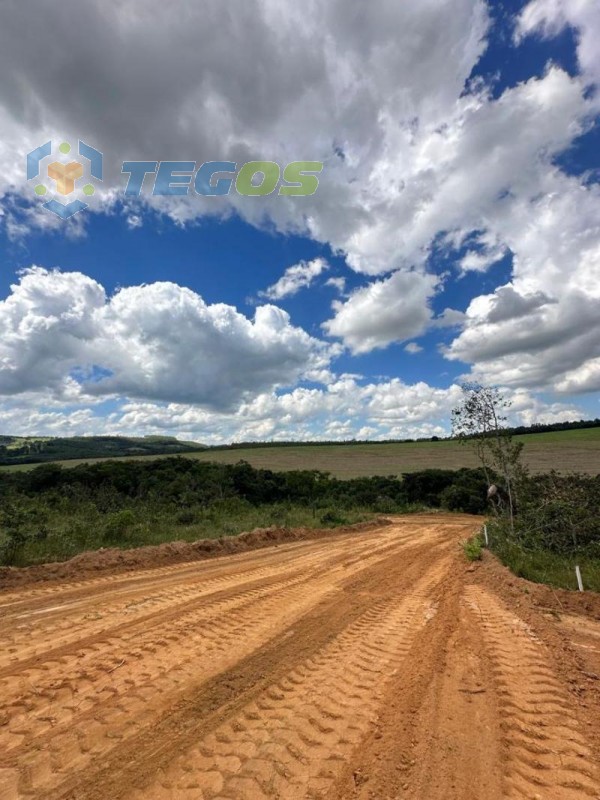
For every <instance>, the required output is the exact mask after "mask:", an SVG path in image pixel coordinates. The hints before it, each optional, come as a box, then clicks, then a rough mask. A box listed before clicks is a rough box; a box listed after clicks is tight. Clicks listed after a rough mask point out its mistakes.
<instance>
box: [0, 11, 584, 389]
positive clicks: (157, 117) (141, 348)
mask: <svg viewBox="0 0 600 800" xmlns="http://www.w3.org/2000/svg"><path fill="white" fill-rule="evenodd" d="M307 8H308V10H307ZM309 12H310V13H309ZM567 25H568V26H572V27H573V28H574V30H575V31H576V41H577V55H578V62H579V66H580V70H581V74H579V75H576V76H570V75H569V74H567V72H565V71H564V70H562V69H561V68H560V67H559V66H557V65H552V64H549V65H548V68H547V69H546V70H545V72H544V73H543V74H542V75H540V76H536V77H532V78H530V79H529V80H525V81H523V82H521V83H519V84H518V85H515V86H508V87H506V88H505V89H504V90H503V91H502V92H501V93H500V94H499V96H497V95H495V94H493V93H492V92H491V90H490V87H488V86H486V85H485V84H484V83H483V82H482V81H481V80H474V81H473V80H471V81H470V82H469V76H470V75H471V73H472V71H473V69H474V67H476V65H477V63H478V61H479V59H480V57H481V55H482V54H483V53H484V51H485V49H486V46H487V35H488V30H489V26H490V15H489V10H488V5H486V3H485V2H483V0H423V2H419V3H401V2H389V0H373V2H370V3H369V4H368V7H367V6H366V5H365V4H364V3H361V2H358V0H311V2H310V4H309V6H308V7H307V6H305V5H303V4H296V5H294V4H292V3H284V4H281V3H278V2H274V0H253V1H252V2H248V1H247V0H231V2H228V3H222V2H220V0H208V2H205V3H203V4H202V5H201V6H200V5H199V4H197V3H193V2H192V1H191V0H181V2H179V3H178V4H177V7H176V8H175V9H174V8H173V7H172V6H171V5H169V4H165V3H163V2H159V0H144V2H142V0H126V1H125V2H123V1H122V0H89V2H86V3H81V2H78V0H63V1H62V2H61V3H59V4H48V3H46V2H44V0H30V2H28V3H26V4H25V3H16V2H13V3H8V4H5V7H4V8H3V11H2V25H1V26H0V65H2V66H3V67H4V69H3V71H2V73H3V80H2V82H1V84H0V126H1V127H2V131H3V137H2V141H0V194H3V195H4V201H3V221H4V224H5V225H6V229H7V231H8V232H9V234H10V235H11V236H12V237H13V238H17V237H19V236H23V234H24V233H25V232H26V231H27V230H28V229H29V228H30V227H31V226H32V225H44V226H57V225H59V224H62V223H60V222H59V221H58V220H57V219H55V218H54V217H53V215H50V214H47V213H45V212H40V209H39V206H38V205H31V206H30V207H25V208H24V207H23V204H22V202H21V201H20V200H19V197H20V195H21V194H23V193H25V196H26V197H28V198H29V199H30V200H32V199H33V197H32V194H31V189H30V187H29V188H27V187H26V186H25V181H24V175H23V163H24V157H25V154H26V152H27V151H28V150H31V149H33V148H34V147H36V146H37V145H39V144H40V143H42V142H45V141H47V140H48V139H53V140H55V141H59V140H62V139H64V138H67V139H72V140H74V139H76V138H79V137H80V138H83V139H85V140H87V141H89V142H90V143H92V144H94V145H96V146H97V147H99V149H101V150H102V151H103V152H104V153H105V156H106V180H105V188H104V190H102V191H100V192H99V193H98V194H99V199H98V205H97V206H96V210H97V211H98V212H102V211H112V210H114V209H115V208H119V209H120V206H119V205H118V203H117V204H116V205H115V202H116V201H117V200H118V199H119V191H120V190H121V189H122V188H123V185H124V179H123V176H122V175H121V174H120V165H121V162H122V161H123V159H148V158H151V159H154V158H182V159H187V158H189V159H192V160H197V161H203V160H207V159H225V160H232V161H235V162H237V163H241V162H244V161H247V160H252V159H264V158H267V159H272V160H276V161H278V162H279V163H281V164H285V163H287V162H289V161H292V160H297V159H299V158H310V159H315V160H321V161H323V162H324V165H325V167H324V170H323V173H322V176H321V182H320V185H319V189H318V191H317V192H316V194H315V195H313V196H311V197H306V198H285V197H278V196H276V195H273V196H271V197H268V198H242V197H240V196H239V195H237V194H236V193H235V192H232V193H231V194H230V196H228V197H222V198H203V199H202V198H199V197H189V198H158V197H156V198H152V197H147V198H146V199H145V200H144V201H142V202H140V203H139V206H138V205H136V206H135V210H134V211H132V209H131V208H130V207H127V206H123V208H122V210H123V213H124V214H125V215H126V219H127V221H128V224H129V226H130V227H137V226H139V224H140V223H142V222H143V217H144V214H145V213H146V211H147V207H148V206H150V207H151V208H152V209H153V210H158V211H160V212H161V213H165V214H167V215H169V216H170V217H171V218H172V219H173V220H175V221H176V222H177V223H178V224H181V225H185V224H186V223H187V222H188V221H192V220H196V219H197V218H199V217H202V216H204V215H211V214H218V215H227V214H230V213H233V212H235V213H238V214H239V215H241V217H242V218H244V219H245V220H247V221H249V222H250V223H252V224H254V225H257V226H267V227H269V229H273V228H274V229H276V230H279V231H284V232H292V233H301V234H306V235H309V236H310V237H312V238H313V239H315V240H318V241H320V242H326V243H328V244H329V245H330V246H331V248H332V250H333V251H334V252H336V254H337V253H340V254H343V255H345V256H346V260H347V263H348V265H349V266H350V267H351V268H352V269H354V270H355V271H356V272H359V273H361V274H362V275H366V276H371V279H372V282H371V283H370V284H369V285H366V286H364V287H362V288H360V289H358V290H355V291H354V292H353V293H352V294H351V295H350V296H349V297H347V298H343V299H338V300H337V301H336V303H335V304H334V306H333V312H334V313H333V317H332V319H330V320H328V321H327V322H326V323H325V326H324V329H325V331H326V332H327V333H328V334H329V335H330V336H333V337H338V338H339V339H341V341H342V342H343V343H344V344H345V345H346V346H347V347H349V348H350V349H351V350H352V352H354V353H366V352H368V351H370V350H372V349H375V348H382V347H386V346H387V345H389V344H391V343H393V342H400V341H406V340H408V339H411V338H413V337H416V336H419V335H421V334H422V333H423V332H424V331H425V330H426V329H427V327H428V326H434V327H439V326H441V325H443V324H444V323H445V322H448V323H450V320H452V324H457V325H460V327H461V330H460V332H459V333H458V335H457V336H456V338H455V340H454V341H453V342H451V343H450V345H449V346H448V349H447V351H446V354H447V356H448V358H450V359H452V360H460V361H464V362H465V363H466V364H467V365H472V369H471V374H472V375H473V376H477V377H480V378H481V379H483V380H486V381H491V382H499V383H502V384H503V385H511V386H519V385H520V386H527V387H553V388H555V389H557V390H561V391H564V390H565V387H573V391H588V390H589V389H588V388H587V387H589V386H592V385H594V381H595V379H594V376H595V374H596V359H597V358H598V353H599V341H600V339H599V333H598V325H597V323H596V322H595V321H594V315H595V319H597V318H598V315H597V301H598V298H599V297H600V267H599V264H600V226H599V224H598V207H599V205H600V189H599V187H598V185H597V184H594V183H591V182H586V180H585V178H581V177H578V176H572V175H567V174H566V173H565V172H564V171H563V170H561V169H560V168H559V167H558V166H557V156H559V155H560V154H561V153H563V152H564V151H565V150H566V149H567V148H569V147H570V146H571V145H572V143H573V142H574V141H575V140H576V139H577V138H578V137H579V136H580V135H581V134H583V133H585V132H586V131H587V130H589V129H590V127H591V126H592V125H593V124H594V122H595V120H597V114H598V111H599V109H600V100H599V97H600V95H599V93H598V92H594V91H592V90H591V88H592V86H593V84H597V83H598V82H599V80H600V55H599V50H598V48H597V41H598V39H599V37H600V31H599V25H600V20H599V15H598V13H597V2H596V0H532V2H530V3H529V4H528V5H527V6H526V7H525V8H524V9H523V11H522V12H521V13H520V15H519V17H518V18H517V19H516V20H515V31H516V33H515V36H516V43H517V45H516V46H518V43H519V42H523V41H524V40H525V38H526V37H528V36H532V35H541V36H544V37H547V38H549V37H552V36H554V35H555V34H557V33H558V32H559V31H561V30H562V29H563V28H564V27H565V26H567ZM50 27H52V29H54V30H60V31H61V36H60V41H58V39H56V37H55V39H49V38H48V34H47V32H48V30H49V28H50ZM90 31H93V35H90V33H89V32H90ZM215 31H218V34H219V35H215ZM517 54H518V51H516V53H515V56H516V55H517ZM145 204H146V205H145ZM84 224H85V222H84V220H83V215H82V219H81V220H80V221H77V222H74V223H71V224H70V225H68V226H67V227H66V229H65V228H64V227H62V228H61V230H67V231H70V232H71V235H77V234H78V233H81V226H82V225H84ZM438 246H440V247H442V248H446V249H447V250H448V251H449V252H451V251H452V250H453V249H457V250H458V249H459V248H460V250H461V260H460V263H458V264H457V266H458V269H459V271H460V272H462V273H467V272H474V271H475V272H485V271H486V270H488V268H489V267H490V266H491V265H492V264H494V263H496V262H497V261H498V260H499V259H500V258H502V257H504V256H505V255H506V254H507V253H511V254H512V256H513V266H512V270H513V274H512V280H511V284H510V287H511V288H510V292H512V294H510V292H509V290H508V289H506V290H505V291H502V290H501V289H499V290H498V291H497V292H496V293H493V294H492V295H484V296H483V297H482V298H475V299H474V300H473V302H472V303H471V305H470V307H469V310H468V311H467V314H466V316H464V317H461V316H460V313H461V312H458V311H453V312H452V315H450V313H448V316H447V317H446V318H444V317H443V316H442V317H438V318H437V319H433V318H432V313H431V310H430V304H431V300H432V298H433V296H434V294H435V293H436V292H440V291H441V290H442V288H443V283H442V282H441V281H439V280H437V279H436V278H434V277H432V276H431V275H430V274H428V273H429V272H431V271H432V263H431V261H432V254H434V252H435V249H436V248H437V247H438ZM465 250H466V252H465ZM296 268H298V271H297V272H296V273H294V274H290V275H287V274H286V275H284V276H283V277H282V279H281V280H280V281H278V282H277V283H276V284H274V285H273V286H272V287H270V288H269V289H268V290H267V292H271V293H272V295H269V297H272V298H273V299H279V298H283V297H285V296H289V295H290V294H291V293H293V292H295V291H298V290H299V289H300V288H302V287H303V286H308V285H310V283H311V281H312V279H313V278H314V277H315V276H314V275H312V276H311V275H310V268H309V266H308V265H304V266H303V265H296ZM292 269H294V268H292ZM64 280H65V281H67V282H68V280H70V279H67V278H65V279H64ZM332 280H333V279H332ZM330 285H332V286H334V287H335V288H338V289H339V290H340V292H341V291H343V287H342V285H341V284H340V283H339V282H338V284H337V285H336V284H334V283H333V282H331V284H330ZM22 291H23V294H19V295H18V297H11V298H9V299H8V300H7V301H6V304H7V305H6V306H5V307H3V309H2V314H3V315H5V316H6V319H7V321H8V325H7V327H6V329H5V330H6V332H7V333H6V344H5V343H3V347H4V348H5V349H4V350H3V356H2V360H1V361H0V381H1V382H2V383H1V385H2V386H3V387H4V389H3V391H5V392H6V393H15V392H18V391H21V389H22V388H26V389H31V390H34V389H35V388H36V387H41V386H43V385H45V386H47V387H49V389H50V390H51V391H55V392H60V391H63V390H64V383H63V381H64V375H65V371H67V373H68V370H69V369H76V368H79V369H81V370H83V373H82V374H85V375H88V376H91V377H88V379H87V380H85V381H84V382H83V384H82V385H84V386H85V390H86V391H87V392H88V393H90V392H92V391H93V392H96V393H101V392H104V391H107V392H108V391H111V392H122V393H131V394H132V396H135V397H138V398H146V397H152V398H154V399H165V401H166V400H167V399H170V400H172V399H173V398H174V397H175V398H176V399H178V400H180V401H181V402H190V403H191V402H194V403H195V402H201V403H205V402H210V400H209V398H213V399H214V402H216V403H217V404H227V403H235V402H240V398H242V397H244V396H245V395H244V392H246V391H248V392H250V393H253V392H254V393H255V392H259V391H262V390H263V389H264V388H265V387H266V386H269V387H270V386H273V385H291V382H292V381H293V380H296V379H297V378H298V376H300V375H302V374H304V371H305V370H311V369H312V370H319V369H322V368H323V367H322V364H321V360H322V359H323V355H322V353H323V348H322V345H319V344H318V343H316V342H315V340H314V339H311V337H308V335H307V334H305V333H304V332H302V331H299V330H298V329H296V328H294V327H293V326H292V325H291V322H290V320H289V318H287V317H285V316H282V315H283V312H281V311H280V310H278V309H273V308H272V307H265V309H264V310H262V309H258V310H257V312H256V316H255V318H254V319H253V320H248V319H246V318H245V317H243V316H242V315H240V314H239V313H238V312H236V311H235V309H231V308H230V307H225V306H223V307H221V306H207V305H206V304H204V303H203V301H202V300H201V298H198V297H197V296H193V297H191V296H190V295H189V294H188V293H187V291H186V290H183V289H181V288H180V287H177V288H174V287H173V285H164V286H161V287H159V286H154V287H137V288H136V289H135V290H134V289H131V290H124V291H125V293H122V294H123V297H122V302H121V301H119V300H118V298H119V295H117V296H116V297H115V298H106V297H104V296H103V294H102V293H103V290H102V287H98V286H97V285H94V284H93V282H91V283H85V284H83V283H82V291H83V292H84V295H85V297H86V298H87V299H86V301H85V302H84V303H83V304H81V303H79V304H78V302H77V301H76V299H75V298H74V296H73V292H72V291H71V289H69V288H68V287H67V288H65V291H64V292H58V298H55V305H56V308H55V313H47V312H46V310H45V309H44V310H43V311H42V312H41V313H38V310H37V306H36V304H38V303H41V304H42V305H44V304H45V303H46V300H45V299H39V298H36V295H35V292H34V290H33V287H30V288H27V291H26V292H25V289H23V290H22ZM9 301H10V302H9ZM19 304H20V305H19ZM95 304H98V306H96V305H95ZM154 304H155V305H156V308H155V307H154ZM169 304H172V307H173V308H174V309H175V310H176V312H175V313H176V322H177V324H180V325H181V329H182V330H188V331H189V332H190V338H189V340H187V339H186V341H183V340H182V339H181V340H179V339H178V338H177V337H178V334H177V332H176V331H174V330H172V329H171V330H169V331H167V332H166V333H165V336H164V343H162V344H161V340H160V337H161V336H162V331H161V325H162V326H165V325H166V323H165V319H166V314H165V313H164V308H165V307H167V306H168V305H169ZM142 306H143V313H142ZM227 308H229V310H228V311H225V310H223V309H227ZM11 315H12V316H11ZM177 315H178V316H177ZM507 315H508V316H507ZM21 317H22V321H19V320H21ZM143 317H145V318H146V319H143ZM45 331H46V332H47V333H45ZM259 334H260V335H259ZM111 337H112V338H111ZM263 340H264V341H265V342H267V344H266V345H263V344H261V342H262V341H263ZM109 341H110V342H112V351H111V345H109V344H108V342H109ZM24 343H25V345H24ZM20 347H21V348H23V349H22V350H19V348H20ZM44 347H46V348H47V349H48V357H47V358H46V359H44V358H42V357H41V356H40V353H41V352H42V351H43V348H44ZM194 347H195V348H196V350H194V349H193V348H194ZM211 348H212V350H211ZM209 350H210V352H208V351H209ZM200 352H201V353H206V354H207V355H206V359H205V361H203V362H202V363H200V356H198V355H197V354H198V353H200ZM20 353H21V354H22V355H23V358H24V360H22V361H20V360H19V358H20V355H19V354H20ZM107 353H108V355H107ZM136 353H138V355H136ZM109 356H110V357H109ZM155 356H157V360H156V361H155V360H154V357H155ZM186 359H187V360H186ZM219 359H222V361H220V360H219ZM164 362H167V364H166V366H164V367H162V366H159V364H162V363H164ZM186 363H187V364H191V365H192V369H190V370H189V372H190V374H189V375H188V376H186V377H185V378H180V377H178V376H176V375H175V373H176V372H177V371H178V370H179V369H182V370H184V368H185V365H186ZM27 364H29V365H30V367H31V368H30V369H28V368H27V366H26V365H27ZM169 364H172V365H173V367H172V368H171V367H169ZM222 365H225V366H224V367H223V370H222V377H221V378H219V374H218V373H219V370H220V369H221V366H222ZM95 368H102V369H104V370H105V372H102V371H100V372H98V371H94V370H95ZM160 380H163V383H164V382H165V381H172V384H173V389H172V391H173V392H174V393H175V394H174V395H173V397H170V398H167V397H166V392H167V390H166V389H164V388H163V389H161V387H160V385H159V384H160ZM228 381H231V384H232V388H231V389H227V386H226V384H227V382H228ZM578 387H579V388H578Z"/></svg>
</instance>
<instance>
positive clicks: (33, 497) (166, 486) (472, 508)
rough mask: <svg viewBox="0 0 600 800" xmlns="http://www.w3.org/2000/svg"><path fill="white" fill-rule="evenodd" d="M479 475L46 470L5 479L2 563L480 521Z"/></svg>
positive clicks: (174, 465)
mask: <svg viewBox="0 0 600 800" xmlns="http://www.w3.org/2000/svg"><path fill="white" fill-rule="evenodd" d="M485 490H486V482H485V476H484V474H483V472H482V471H481V470H468V469H464V470H424V471H421V472H417V473H413V474H410V475H406V476H404V479H400V478H398V477H395V476H390V477H371V478H356V479H353V480H348V481H343V480H339V479H337V478H333V477H331V476H329V475H327V474H325V473H322V472H317V471H302V472H272V471H270V470H257V469H254V468H253V467H251V466H250V465H249V464H247V463H245V462H240V463H238V464H235V465H226V464H211V463H203V462H200V461H194V460H190V459H186V458H179V457H178V458H168V459H158V460H155V461H151V462H135V461H122V460H119V461H107V462H102V463H99V464H93V465H81V466H78V467H73V468H71V469H66V468H62V467H61V466H59V465H56V464H45V465H42V466H40V467H37V468H36V469H33V470H30V471H27V472H2V473H0V508H1V511H0V559H1V561H2V563H4V564H5V565H6V564H14V565H21V566H22V565H26V564H32V563H39V562H43V561H51V560H63V559H66V558H70V557H71V556H73V555H76V554H77V553H79V552H82V551H84V550H95V549H99V548H101V547H138V546H141V545H147V544H159V543H161V542H168V541H175V540H185V541H193V540H196V539H203V538H212V537H220V536H232V535H236V534H238V533H240V532H242V531H246V530H252V529H253V528H255V527H268V526H271V525H276V526H281V527H301V526H306V527H313V528H322V527H336V526H339V525H347V524H352V523H355V522H360V521H363V520H368V519H372V518H374V517H376V516H378V515H382V514H391V513H403V512H408V511H416V510H421V509H426V508H444V509H448V510H452V511H467V512H471V513H481V512H483V511H484V510H485Z"/></svg>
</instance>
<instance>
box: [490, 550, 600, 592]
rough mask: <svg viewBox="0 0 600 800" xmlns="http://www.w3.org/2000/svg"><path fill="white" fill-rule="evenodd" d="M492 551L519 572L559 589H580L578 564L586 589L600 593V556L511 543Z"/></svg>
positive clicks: (520, 574) (529, 578) (523, 575)
mask: <svg viewBox="0 0 600 800" xmlns="http://www.w3.org/2000/svg"><path fill="white" fill-rule="evenodd" d="M492 550H493V552H494V553H495V554H496V555H497V556H498V558H499V559H500V561H502V563H503V564H504V565H505V566H507V567H508V568H509V569H510V570H511V571H512V572H514V574H515V575H518V576H519V577H520V578H526V579H527V580H528V581H533V582H534V583H545V584H548V585H549V586H554V587H555V588H558V589H577V588H578V587H577V578H576V576H575V566H576V565H578V566H579V567H580V569H581V574H582V578H583V586H584V589H586V590H591V591H594V592H600V559H596V558H587V557H585V556H562V555H558V554H557V553H553V552H551V551H549V550H524V549H523V548H522V547H520V546H519V545H516V544H511V543H508V542H505V543H502V544H500V545H496V546H494V545H493V543H492Z"/></svg>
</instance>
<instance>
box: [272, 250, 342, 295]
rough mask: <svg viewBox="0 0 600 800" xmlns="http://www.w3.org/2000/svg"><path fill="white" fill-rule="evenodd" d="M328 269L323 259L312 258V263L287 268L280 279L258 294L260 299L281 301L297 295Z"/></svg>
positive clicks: (305, 262)
mask: <svg viewBox="0 0 600 800" xmlns="http://www.w3.org/2000/svg"><path fill="white" fill-rule="evenodd" d="M327 269H329V265H328V263H327V261H325V259H324V258H314V259H313V260H312V261H300V263H299V264H294V266H293V267H288V268H287V269H286V271H285V272H284V273H283V275H282V276H281V278H279V280H278V281H277V282H276V283H274V284H273V285H272V286H269V288H268V289H265V291H264V292H260V296H261V297H266V298H268V299H269V300H282V299H283V298H284V297H291V296H292V295H295V294H297V293H298V292H299V291H300V289H306V288H307V287H309V286H310V285H311V283H312V282H313V281H314V280H315V278H318V277H319V275H321V274H322V273H323V272H325V271H326V270H327Z"/></svg>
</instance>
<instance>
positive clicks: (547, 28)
mask: <svg viewBox="0 0 600 800" xmlns="http://www.w3.org/2000/svg"><path fill="white" fill-rule="evenodd" d="M567 25H570V26H571V27H573V28H575V29H576V31H577V39H578V41H577V56H578V60H579V66H580V69H581V70H582V72H583V74H584V75H585V77H586V78H587V79H589V80H590V81H591V82H594V83H600V50H599V49H598V42H599V41H600V14H599V13H598V3H597V2H596V0H532V2H530V3H528V5H526V6H525V8H524V9H523V11H522V12H521V14H520V16H519V19H518V23H517V27H516V31H515V32H516V39H517V41H522V40H523V38H524V37H525V36H528V35H530V34H532V33H538V34H540V35H542V36H544V37H546V38H552V37H554V36H556V35H557V34H559V33H560V32H561V31H562V30H563V29H564V28H565V27H566V26H567Z"/></svg>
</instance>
